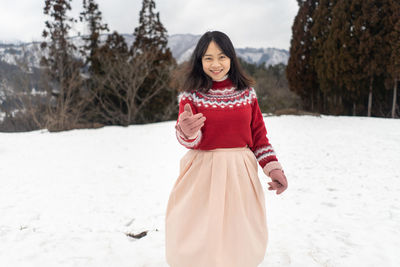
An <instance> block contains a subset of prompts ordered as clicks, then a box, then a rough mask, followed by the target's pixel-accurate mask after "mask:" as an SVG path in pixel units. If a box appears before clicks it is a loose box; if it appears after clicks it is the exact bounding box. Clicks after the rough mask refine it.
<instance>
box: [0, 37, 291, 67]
mask: <svg viewBox="0 0 400 267" xmlns="http://www.w3.org/2000/svg"><path fill="white" fill-rule="evenodd" d="M123 36H124V37H125V40H126V42H127V44H128V45H129V46H130V45H131V44H132V43H133V41H134V36H133V35H131V34H123ZM106 37H107V35H103V36H102V38H101V39H102V40H105V39H106ZM199 39H200V35H193V34H174V35H171V36H169V40H168V43H169V47H170V49H171V51H172V55H173V56H174V58H175V59H176V60H177V62H178V63H182V62H184V61H186V60H188V59H189V58H190V55H191V54H192V52H193V50H194V48H195V46H196V43H197V41H198V40H199ZM73 42H74V43H75V45H76V46H81V45H82V38H81V37H73ZM39 46H40V43H39V42H33V43H14V44H5V43H0V61H3V62H6V63H8V64H11V65H16V64H17V61H18V60H21V59H22V58H23V57H25V58H26V59H27V61H28V63H29V65H31V66H34V67H38V66H39V60H40V57H41V50H40V47H39ZM236 52H237V54H238V56H239V57H241V58H242V59H244V60H245V61H247V62H249V63H253V64H265V65H266V66H270V65H276V64H279V63H283V64H287V61H288V58H289V52H288V51H287V50H283V49H277V48H250V47H246V48H238V49H236Z"/></svg>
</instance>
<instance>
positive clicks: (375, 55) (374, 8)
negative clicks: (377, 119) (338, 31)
mask: <svg viewBox="0 0 400 267" xmlns="http://www.w3.org/2000/svg"><path fill="white" fill-rule="evenodd" d="M354 2H356V3H359V5H360V6H361V16H359V17H358V18H356V20H355V25H354V26H355V32H356V35H357V36H358V39H359V40H360V45H359V64H360V66H362V70H363V72H362V73H363V74H364V75H363V76H362V80H363V81H364V82H365V83H367V84H368V86H366V88H368V117H370V116H371V115H372V97H373V91H374V90H373V88H374V80H375V79H376V78H378V76H380V75H382V73H383V71H384V69H385V66H384V65H385V64H384V61H385V60H387V59H388V57H387V55H386V52H387V49H385V46H386V44H385V43H384V39H383V37H384V35H385V33H384V31H385V28H384V25H383V20H382V18H383V16H385V15H386V14H384V13H383V9H382V5H383V1H377V0H367V1H366V0H354Z"/></svg>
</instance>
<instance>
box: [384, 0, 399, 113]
mask: <svg viewBox="0 0 400 267" xmlns="http://www.w3.org/2000/svg"><path fill="white" fill-rule="evenodd" d="M388 2H389V8H390V10H391V12H392V13H391V15H390V16H387V17H386V19H387V25H392V30H391V32H390V33H389V34H388V35H387V37H386V42H388V43H389V45H390V51H391V53H390V60H389V64H388V73H389V74H390V77H389V78H390V79H391V80H392V86H393V101H392V111H391V117H392V118H395V117H396V107H397V94H398V93H397V88H398V84H399V81H400V3H399V2H398V1H397V0H389V1H388ZM386 27H387V26H386ZM389 84H390V83H389Z"/></svg>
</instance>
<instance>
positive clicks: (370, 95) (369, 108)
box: [368, 77, 374, 117]
mask: <svg viewBox="0 0 400 267" xmlns="http://www.w3.org/2000/svg"><path fill="white" fill-rule="evenodd" d="M373 81H374V78H373V77H371V79H370V81H369V96H368V117H371V109H372V83H373Z"/></svg>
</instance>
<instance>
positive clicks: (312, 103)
mask: <svg viewBox="0 0 400 267" xmlns="http://www.w3.org/2000/svg"><path fill="white" fill-rule="evenodd" d="M311 111H312V112H314V88H312V89H311Z"/></svg>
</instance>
